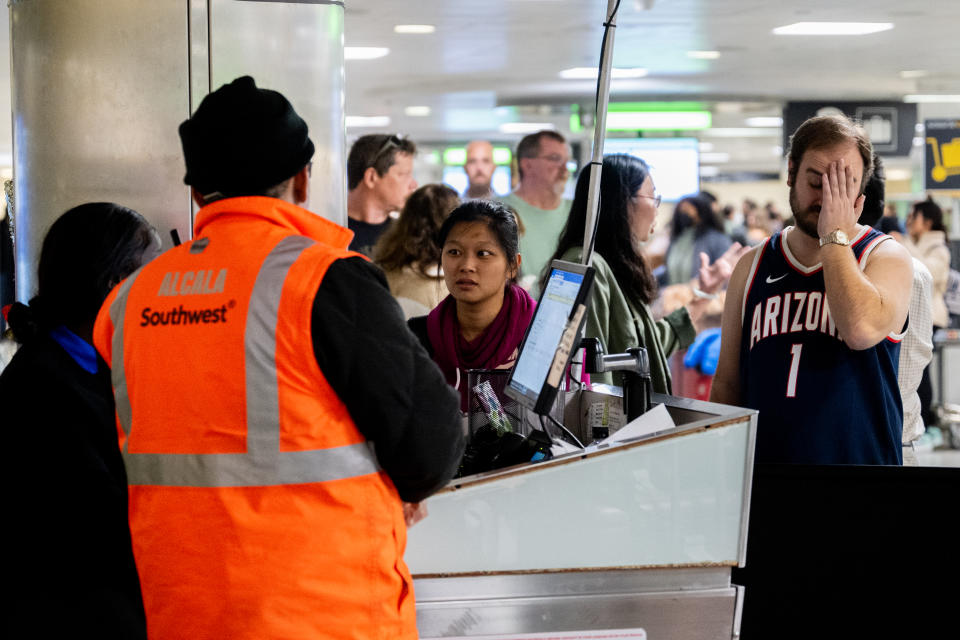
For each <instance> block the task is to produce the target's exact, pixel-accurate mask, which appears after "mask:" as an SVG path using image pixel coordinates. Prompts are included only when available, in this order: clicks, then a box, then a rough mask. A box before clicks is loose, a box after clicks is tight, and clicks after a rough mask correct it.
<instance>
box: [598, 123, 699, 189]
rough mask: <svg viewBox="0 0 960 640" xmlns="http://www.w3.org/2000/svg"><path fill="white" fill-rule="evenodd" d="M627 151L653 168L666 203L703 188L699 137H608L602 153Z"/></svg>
mask: <svg viewBox="0 0 960 640" xmlns="http://www.w3.org/2000/svg"><path fill="white" fill-rule="evenodd" d="M611 153H627V154H630V155H632V156H636V157H638V158H640V159H642V160H643V161H644V162H646V163H647V165H649V167H650V173H651V174H652V176H653V183H654V184H655V185H656V187H657V191H658V192H659V193H660V195H662V196H663V199H664V200H666V201H667V202H676V201H677V200H680V199H681V198H683V197H684V196H689V195H693V194H695V193H697V192H698V191H699V190H700V142H699V141H698V140H697V139H696V138H607V139H606V140H604V143H603V154H604V155H609V154H611Z"/></svg>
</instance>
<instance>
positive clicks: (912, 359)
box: [858, 154, 933, 467]
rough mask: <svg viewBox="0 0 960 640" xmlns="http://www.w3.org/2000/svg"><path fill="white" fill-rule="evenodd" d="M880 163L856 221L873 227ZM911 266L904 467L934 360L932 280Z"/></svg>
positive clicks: (879, 201)
mask: <svg viewBox="0 0 960 640" xmlns="http://www.w3.org/2000/svg"><path fill="white" fill-rule="evenodd" d="M884 178H885V175H884V170H883V160H881V159H880V156H878V155H877V154H873V175H871V176H870V179H869V180H867V186H866V187H865V188H864V190H863V195H864V198H865V199H864V203H863V213H861V214H860V220H859V221H858V222H859V223H860V224H862V225H866V226H869V227H875V226H876V224H877V222H878V221H879V220H880V219H881V217H882V216H883V215H885V214H884V209H883V205H884V199H885V197H886V185H885V184H884ZM912 263H913V285H912V286H911V288H910V309H909V315H908V317H909V322H908V325H907V332H906V335H904V337H903V342H901V343H900V361H899V363H898V365H897V384H898V385H899V387H900V400H901V402H902V403H903V433H902V435H901V437H900V440H901V442H902V443H903V465H904V466H911V467H915V466H917V464H918V462H917V454H916V451H915V444H916V443H917V441H918V440H919V439H920V438H921V436H923V433H924V426H923V419H922V418H921V411H920V396H919V395H918V394H917V387H919V386H920V379H921V377H922V375H923V372H924V370H925V369H926V368H927V365H928V364H930V359H931V358H932V357H933V330H932V328H931V327H932V325H931V321H930V310H931V304H932V303H931V292H932V290H933V278H932V276H931V275H930V271H929V270H928V269H927V268H926V267H925V266H924V265H923V263H922V262H920V261H919V260H917V259H916V258H913V259H912Z"/></svg>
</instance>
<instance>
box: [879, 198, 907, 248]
mask: <svg viewBox="0 0 960 640" xmlns="http://www.w3.org/2000/svg"><path fill="white" fill-rule="evenodd" d="M873 226H874V227H876V229H877V230H878V231H882V232H884V233H886V234H889V235H891V236H893V237H894V238H896V239H897V240H902V239H903V234H904V233H906V231H907V230H906V229H905V228H904V226H903V223H902V222H901V221H900V218H898V217H897V208H896V207H895V206H893V205H892V204H888V205H887V206H886V207H884V210H883V216H882V217H881V218H880V219H879V220H877V222H876V224H874V225H873Z"/></svg>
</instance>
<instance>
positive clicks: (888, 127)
mask: <svg viewBox="0 0 960 640" xmlns="http://www.w3.org/2000/svg"><path fill="white" fill-rule="evenodd" d="M837 113H842V114H844V115H846V116H848V117H850V118H852V119H854V120H856V121H858V122H859V123H860V124H861V125H862V126H863V128H864V129H866V131H867V134H868V135H869V136H870V142H871V143H872V144H873V150H874V151H876V152H877V153H878V154H880V155H881V156H906V155H909V154H910V149H911V147H912V145H913V136H914V130H915V128H916V124H917V105H916V104H912V103H910V104H908V103H904V102H846V101H844V102H788V103H787V104H786V105H785V106H784V108H783V148H784V149H786V148H788V146H789V144H790V136H792V135H793V132H794V131H796V130H797V127H799V126H800V125H801V124H803V122H804V121H805V120H808V119H809V118H812V117H814V116H823V115H830V114H837Z"/></svg>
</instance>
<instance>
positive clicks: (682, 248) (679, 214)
mask: <svg viewBox="0 0 960 640" xmlns="http://www.w3.org/2000/svg"><path fill="white" fill-rule="evenodd" d="M731 244H733V241H732V240H731V239H730V236H728V235H727V234H726V233H724V229H723V222H721V220H720V217H719V216H718V215H717V214H716V213H714V211H713V208H712V207H711V206H710V203H709V201H707V200H705V199H702V198H699V197H687V198H683V199H682V200H680V202H678V203H677V206H676V207H675V208H674V211H673V219H672V221H671V223H670V246H669V247H668V248H667V255H666V260H665V264H666V269H665V270H664V271H663V272H662V274H661V275H660V277H659V278H658V279H659V281H660V284H661V285H671V284H683V283H686V282H689V281H690V280H692V279H694V278H696V277H697V273H698V272H699V270H700V254H701V253H705V254H707V260H708V263H710V264H713V263H714V262H716V260H717V259H718V258H719V257H720V256H722V255H723V254H724V252H725V251H726V250H727V249H729V248H730V245H731Z"/></svg>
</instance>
